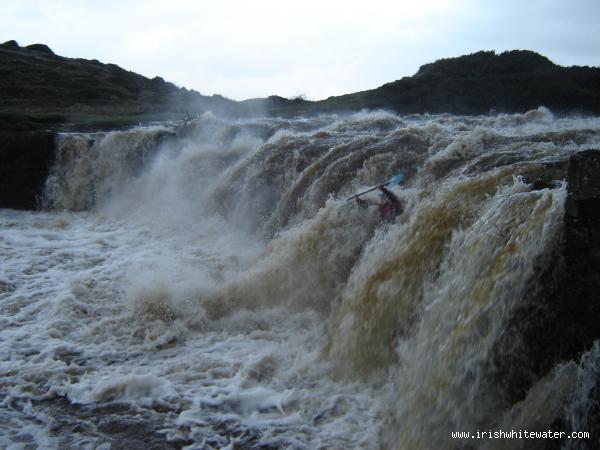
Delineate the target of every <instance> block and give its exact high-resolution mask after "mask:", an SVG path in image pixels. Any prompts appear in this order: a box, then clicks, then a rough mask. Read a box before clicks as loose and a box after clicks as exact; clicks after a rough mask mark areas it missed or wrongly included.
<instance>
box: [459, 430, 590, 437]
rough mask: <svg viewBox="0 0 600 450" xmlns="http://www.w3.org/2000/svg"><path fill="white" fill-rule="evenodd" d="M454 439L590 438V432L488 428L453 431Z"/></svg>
mask: <svg viewBox="0 0 600 450" xmlns="http://www.w3.org/2000/svg"><path fill="white" fill-rule="evenodd" d="M450 436H451V437H452V439H564V438H565V437H566V438H567V439H589V438H590V433H589V432H587V431H573V432H571V433H567V432H566V431H553V430H545V431H527V430H518V431H517V430H510V431H504V430H496V431H492V430H488V431H479V430H477V431H476V432H474V433H471V432H470V431H452V432H451V433H450Z"/></svg>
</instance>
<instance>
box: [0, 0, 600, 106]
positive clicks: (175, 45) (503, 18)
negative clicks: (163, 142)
mask: <svg viewBox="0 0 600 450" xmlns="http://www.w3.org/2000/svg"><path fill="white" fill-rule="evenodd" d="M2 3H3V4H2V5H1V11H2V12H1V13H0V42H4V41H7V40H10V39H15V40H16V41H17V42H19V44H20V45H29V44H33V43H43V44H47V45H49V46H50V47H51V48H52V50H54V52H55V53H57V54H59V55H62V56H68V57H78V58H86V59H98V60H100V61H101V62H105V63H109V62H110V63H115V64H118V65H119V66H121V67H123V68H125V69H127V70H132V71H134V72H137V73H140V74H142V75H145V76H148V77H154V76H156V75H159V76H162V77H163V78H165V79H166V80H168V81H172V82H174V83H175V84H177V85H179V86H184V87H187V88H190V89H195V90H197V91H199V92H201V93H202V94H206V95H211V94H215V93H218V94H222V95H224V96H226V97H229V98H233V99H236V100H242V99H246V98H253V97H266V96H268V95H272V94H277V95H282V96H285V97H291V96H295V95H301V94H303V95H306V96H307V97H308V98H310V99H321V98H325V97H328V96H330V95H339V94H344V93H350V92H356V91H360V90H365V89H372V88H375V87H377V86H380V85H382V84H383V83H386V82H389V81H393V80H397V79H399V78H402V77H403V76H410V75H413V74H414V73H415V72H416V71H417V70H418V68H419V66H421V65H422V64H425V63H429V62H433V61H435V60H437V59H439V58H444V57H453V56H460V55H464V54H468V53H472V52H475V51H478V50H495V51H497V52H501V51H505V50H512V49H528V50H534V51H537V52H539V53H541V54H543V55H545V56H547V57H549V58H550V59H551V60H553V61H554V62H556V63H557V64H561V65H567V66H568V65H589V66H600V0H545V1H542V0H489V1H488V0H446V1H443V0H414V1H404V0H395V1H383V0H363V1H360V2H357V1H353V0H343V1H338V0H335V1H327V0H318V1H315V0H302V1H295V2H288V1H285V0H279V1H270V0H268V1H266V0H265V1H261V0H247V1H241V0H235V1H234V0H214V1H206V0H197V1H193V0H170V1H159V0H90V1H87V0H80V1H75V0H38V1H35V0H15V1H3V2H2Z"/></svg>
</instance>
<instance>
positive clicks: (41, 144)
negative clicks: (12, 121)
mask: <svg viewBox="0 0 600 450" xmlns="http://www.w3.org/2000/svg"><path fill="white" fill-rule="evenodd" d="M54 141H55V133H54V132H51V131H24V132H0V162H1V163H0V208H13V209H34V208H35V207H36V206H37V205H38V199H39V197H40V195H41V194H42V191H43V188H44V183H45V181H46V177H47V176H48V173H49V170H50V167H51V166H52V163H53V162H54Z"/></svg>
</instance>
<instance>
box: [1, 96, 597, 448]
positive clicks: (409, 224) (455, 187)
mask: <svg viewBox="0 0 600 450" xmlns="http://www.w3.org/2000/svg"><path fill="white" fill-rule="evenodd" d="M599 146H600V120H599V119H595V118H587V119H583V118H557V117H554V116H553V115H552V114H551V113H550V112H549V111H547V110H545V109H543V108H540V109H539V110H536V111H531V112H529V113H527V114H519V115H497V116H482V117H459V116H452V115H441V116H396V115H393V114H389V113H384V112H379V113H362V114H356V115H352V116H348V117H338V116H321V117H317V118H311V119H293V120H283V119H255V120H243V121H228V120H222V119H217V118H214V117H212V116H204V117H202V118H200V119H198V120H196V121H193V122H191V123H189V124H187V125H186V126H185V127H182V126H177V125H168V124H166V125H162V126H156V127H149V128H138V129H134V130H130V131H122V132H111V133H95V134H64V135H61V136H60V141H59V143H58V148H57V162H56V166H55V167H54V168H53V170H52V173H51V176H50V177H49V179H48V181H47V187H46V193H45V198H44V199H43V200H44V205H45V206H46V210H45V211H44V212H18V211H11V210H2V211H0V222H1V225H0V227H1V228H0V229H1V234H0V248H1V257H2V266H1V267H0V329H1V331H0V335H1V339H0V446H1V447H6V448H15V449H16V448H107V449H108V448H111V447H112V448H181V447H187V448H190V449H196V448H225V447H229V448H365V449H368V448H397V449H440V448H463V447H467V448H471V447H468V446H467V444H469V445H473V444H472V443H465V442H460V441H453V440H451V439H450V432H451V431H475V430H477V429H488V428H490V427H493V426H494V427H503V428H504V429H510V428H514V429H528V428H529V429H536V428H538V427H546V428H547V427H548V426H550V425H551V424H552V423H553V421H554V420H555V419H556V417H557V416H558V415H559V414H560V413H561V408H562V407H563V406H564V404H565V402H566V400H565V399H566V398H567V397H571V396H573V397H574V398H576V397H577V390H578V389H580V390H581V389H583V387H581V386H585V376H586V374H587V373H588V372H589V370H592V369H589V370H588V372H586V369H585V368H586V367H588V366H593V370H597V367H596V366H595V365H593V364H591V363H590V361H592V360H593V361H597V360H598V358H597V357H594V355H595V354H596V353H597V349H596V353H594V355H589V356H588V357H587V358H586V361H587V362H586V363H585V364H583V363H582V365H581V366H578V362H572V363H565V364H562V365H559V366H557V367H555V368H554V369H553V370H552V371H551V372H550V373H549V374H547V376H545V377H544V378H542V379H541V380H539V381H538V382H537V383H535V384H534V385H533V386H532V387H531V388H530V390H529V392H528V394H527V396H526V397H525V399H524V400H522V401H521V402H519V403H518V404H516V405H510V404H506V402H504V401H503V400H502V399H503V397H502V392H501V387H499V386H497V385H496V384H495V382H494V378H493V376H492V372H493V369H492V367H491V366H492V365H493V364H492V362H493V361H494V352H496V351H498V346H497V345H496V344H498V341H499V339H500V336H501V334H502V332H503V330H504V328H505V326H506V323H507V321H508V320H509V318H510V317H511V314H512V313H513V311H514V310H515V308H517V307H518V306H519V305H520V303H521V302H523V301H524V298H525V296H526V292H527V291H528V290H529V291H530V290H531V289H532V285H533V286H534V287H535V283H536V281H535V278H536V274H537V273H538V272H539V267H540V266H544V265H547V264H549V263H551V262H550V261H549V260H550V258H551V255H552V251H553V250H554V249H555V247H556V245H557V244H558V237H559V235H560V231H561V226H562V220H563V209H564V202H565V198H566V185H565V183H564V182H563V180H562V178H561V176H558V175H557V176H556V177H555V176H554V174H555V173H562V172H560V171H556V170H554V169H555V168H557V167H564V163H565V161H566V160H567V159H568V157H569V156H570V155H571V154H572V153H574V152H577V151H579V150H582V149H586V148H598V147H599ZM399 171H403V172H404V173H405V175H406V182H405V183H404V184H403V185H402V186H401V187H400V188H399V189H397V193H398V196H399V197H400V198H401V200H402V202H403V204H404V213H403V214H402V215H401V216H399V217H398V218H396V220H395V222H393V223H389V224H388V223H386V224H383V223H381V221H380V219H379V217H378V214H377V212H376V211H374V210H369V209H367V210H365V209H362V208H359V207H357V206H356V205H355V204H354V203H353V202H347V201H345V197H347V196H348V195H350V194H352V193H354V192H356V191H358V190H359V189H362V188H365V187H369V186H371V185H374V184H377V183H379V182H381V181H382V180H385V179H388V178H389V177H390V176H392V175H394V174H395V173H398V172H399ZM536 268H537V269H536ZM501 443H502V442H501V441H499V442H497V443H495V442H494V441H486V442H485V443H484V444H485V445H487V446H488V447H486V448H496V447H494V445H500V444H501ZM503 445H506V442H504V443H503ZM515 445H516V444H515Z"/></svg>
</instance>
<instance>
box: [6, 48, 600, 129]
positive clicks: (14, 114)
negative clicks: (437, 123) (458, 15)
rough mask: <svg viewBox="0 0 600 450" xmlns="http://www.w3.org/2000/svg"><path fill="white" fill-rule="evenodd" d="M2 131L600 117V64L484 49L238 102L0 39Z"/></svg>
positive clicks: (160, 79) (48, 49)
mask: <svg viewBox="0 0 600 450" xmlns="http://www.w3.org/2000/svg"><path fill="white" fill-rule="evenodd" d="M0 96H1V98H2V103H1V104H0V129H11V130H17V129H31V128H39V127H52V126H54V127H56V126H57V124H60V126H61V127H63V128H64V127H65V124H73V123H74V124H75V125H70V126H71V127H73V126H75V127H79V128H81V127H84V128H112V127H118V126H126V125H131V124H137V123H138V122H140V121H148V120H167V119H182V118H183V117H184V115H185V114H186V113H190V114H197V113H203V112H205V111H208V110H210V111H212V112H213V113H215V114H217V115H228V116H249V115H281V116H295V115H311V114H318V113H324V112H351V111H358V110H361V109H378V108H383V109H389V110H392V111H396V112H399V113H444V112H447V113H458V114H486V113H488V112H490V111H496V112H521V111H527V110H530V109H534V108H537V107H538V106H540V105H543V106H546V107H548V108H550V109H551V110H553V111H555V112H559V113H561V112H567V113H570V112H576V113H588V114H599V113H600V69H599V68H594V67H592V68H590V67H561V66H558V65H556V64H554V63H552V62H551V61H550V60H548V59H547V58H546V57H544V56H541V55H539V54H537V53H534V52H531V51H523V50H521V51H510V52H505V53H502V54H495V53H494V52H483V51H482V52H478V53H474V54H471V55H466V56H461V57H458V58H448V59H442V60H439V61H436V62H434V63H431V64H426V65H424V66H422V67H421V68H420V69H419V71H418V72H417V73H416V74H415V75H414V76H412V77H404V78H402V79H400V80H397V81H393V82H391V83H387V84H384V85H383V86H380V87H378V88H376V89H372V90H367V91H362V92H356V93H352V94H347V95H341V96H336V97H329V98H328V99H326V100H321V101H316V102H313V101H307V100H303V99H299V98H297V99H286V98H283V97H278V96H271V97H268V98H259V99H250V100H246V101H242V102H236V101H233V100H229V99H226V98H224V97H222V96H220V95H213V96H204V95H201V94H199V93H198V92H196V91H193V90H187V89H185V88H179V87H177V86H175V85H174V84H172V83H169V82H166V81H165V80H163V79H162V78H160V77H155V78H153V79H149V78H146V77H144V76H142V75H138V74H136V73H133V72H130V71H126V70H124V69H122V68H120V67H118V66H116V65H114V64H103V63H100V62H98V61H96V60H86V59H79V58H76V59H73V58H65V57H62V56H58V55H55V54H54V53H53V52H52V50H51V49H50V48H48V47H47V46H46V45H43V44H34V45H29V46H27V47H20V46H19V45H18V44H17V43H16V42H15V41H9V42H6V43H4V44H1V45H0Z"/></svg>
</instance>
